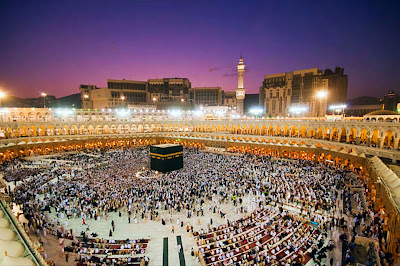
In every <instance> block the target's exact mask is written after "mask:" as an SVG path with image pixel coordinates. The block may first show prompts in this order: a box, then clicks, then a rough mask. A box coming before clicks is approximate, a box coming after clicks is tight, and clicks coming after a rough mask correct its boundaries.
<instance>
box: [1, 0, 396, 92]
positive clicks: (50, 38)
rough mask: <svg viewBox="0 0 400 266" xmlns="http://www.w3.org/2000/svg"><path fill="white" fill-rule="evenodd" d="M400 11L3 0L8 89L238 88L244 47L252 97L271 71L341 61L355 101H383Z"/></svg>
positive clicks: (390, 80) (349, 5)
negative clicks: (153, 84)
mask: <svg viewBox="0 0 400 266" xmlns="http://www.w3.org/2000/svg"><path fill="white" fill-rule="evenodd" d="M167 2H168V3H167ZM246 2H251V4H248V3H246ZM398 10H400V4H399V3H398V1H393V2H390V1H385V4H382V3H381V2H378V1H330V2H329V4H328V3H327V1H291V0H287V1H238V2H235V1H193V2H189V1H179V2H177V1H173V2H171V1H145V0H139V1H104V2H102V1H64V2H63V3H61V1H48V2H46V1H11V0H10V1H1V3H0V25H1V26H0V36H1V40H0V87H2V88H3V90H5V91H7V93H8V94H11V95H15V96H20V97H36V96H39V94H40V92H42V91H45V92H47V93H48V94H53V95H56V96H65V95H68V94H72V93H77V92H78V91H79V90H78V88H79V85H80V84H95V85H97V86H105V85H106V80H107V78H113V79H122V78H125V79H133V80H147V79H148V78H162V77H187V78H189V79H190V80H191V82H192V86H193V87H195V86H221V87H222V88H223V89H224V90H234V89H235V88H236V86H237V78H236V64H237V63H238V59H239V56H240V52H241V51H242V52H243V57H244V62H245V64H246V72H245V87H246V89H247V93H258V88H259V87H260V85H261V84H262V81H263V76H264V75H265V74H272V73H280V72H285V71H286V72H287V71H292V70H297V69H304V68H312V67H318V68H321V69H325V68H327V67H329V68H334V67H335V66H336V65H340V66H342V67H344V68H345V73H346V74H348V75H349V93H348V98H353V97H356V96H361V95H370V96H378V97H382V96H383V94H384V93H385V92H387V91H388V90H389V89H392V90H397V89H398V88H399V78H398V77H397V75H398V74H399V72H400V67H399V62H400V49H399V47H400V34H399V26H400V20H399V16H398ZM399 92H400V91H399Z"/></svg>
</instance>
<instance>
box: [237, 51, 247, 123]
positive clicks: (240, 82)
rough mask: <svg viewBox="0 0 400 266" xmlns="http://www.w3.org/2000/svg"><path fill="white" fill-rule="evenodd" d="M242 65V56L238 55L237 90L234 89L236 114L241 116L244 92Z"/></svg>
mask: <svg viewBox="0 0 400 266" xmlns="http://www.w3.org/2000/svg"><path fill="white" fill-rule="evenodd" d="M244 67H245V65H244V63H243V57H242V54H240V59H239V64H238V65H237V69H238V88H237V89H236V112H237V113H239V114H241V115H243V105H244V97H245V94H246V90H245V89H244V83H243V75H244Z"/></svg>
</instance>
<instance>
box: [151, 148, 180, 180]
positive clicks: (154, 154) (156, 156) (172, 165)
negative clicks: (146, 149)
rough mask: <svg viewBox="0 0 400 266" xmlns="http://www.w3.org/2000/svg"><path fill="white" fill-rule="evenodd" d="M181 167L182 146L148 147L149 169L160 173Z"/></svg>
mask: <svg viewBox="0 0 400 266" xmlns="http://www.w3.org/2000/svg"><path fill="white" fill-rule="evenodd" d="M182 167H183V146H182V145H178V144H160V145H152V146H150V168H151V169H152V170H156V171H159V172H162V173H166V172H170V171H174V170H178V169H181V168H182Z"/></svg>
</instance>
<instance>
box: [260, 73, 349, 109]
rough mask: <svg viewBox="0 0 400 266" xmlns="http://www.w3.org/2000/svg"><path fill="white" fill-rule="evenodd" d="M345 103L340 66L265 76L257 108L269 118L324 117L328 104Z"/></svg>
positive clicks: (344, 77) (345, 85)
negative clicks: (332, 68)
mask: <svg viewBox="0 0 400 266" xmlns="http://www.w3.org/2000/svg"><path fill="white" fill-rule="evenodd" d="M321 92H323V93H321ZM346 100H347V75H344V70H343V68H340V67H336V69H335V72H333V71H331V70H330V69H326V70H325V72H323V71H322V70H319V69H318V68H311V69H304V70H296V71H292V72H285V73H278V74H271V75H265V78H264V81H263V85H262V86H261V87H260V106H262V107H263V108H264V110H265V113H266V115H267V116H271V117H278V116H279V117H286V116H296V115H301V116H324V115H325V114H326V110H327V108H328V106H329V105H331V104H339V103H342V104H343V103H345V102H346Z"/></svg>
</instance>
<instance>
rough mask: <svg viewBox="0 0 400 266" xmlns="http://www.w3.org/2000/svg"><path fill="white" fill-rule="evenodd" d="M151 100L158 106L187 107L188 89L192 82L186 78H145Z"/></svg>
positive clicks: (188, 104)
mask: <svg viewBox="0 0 400 266" xmlns="http://www.w3.org/2000/svg"><path fill="white" fill-rule="evenodd" d="M147 83H148V86H149V92H150V97H151V102H152V103H153V104H156V105H157V106H158V107H159V108H165V107H168V106H174V105H175V106H180V107H188V106H190V103H189V89H190V88H191V86H192V84H191V83H190V81H189V79H187V78H163V79H149V80H147Z"/></svg>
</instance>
